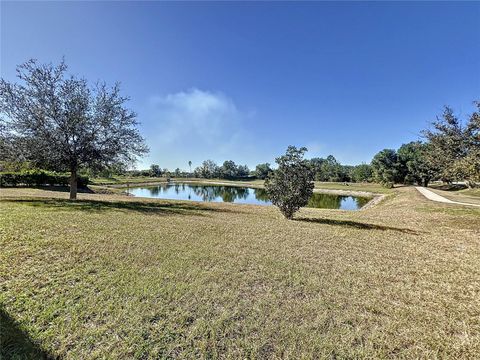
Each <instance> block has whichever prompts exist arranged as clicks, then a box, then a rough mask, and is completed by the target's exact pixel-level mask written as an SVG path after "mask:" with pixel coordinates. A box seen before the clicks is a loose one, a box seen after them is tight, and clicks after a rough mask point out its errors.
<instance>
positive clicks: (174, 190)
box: [128, 183, 370, 210]
mask: <svg viewBox="0 0 480 360" xmlns="http://www.w3.org/2000/svg"><path fill="white" fill-rule="evenodd" d="M128 193H129V194H131V195H133V196H138V197H146V198H155V199H173V200H192V201H209V202H230V203H238V204H257V205H271V204H272V203H271V201H270V200H269V199H268V196H267V193H266V191H265V189H254V188H249V187H237V186H220V185H198V184H183V183H175V184H161V185H156V186H148V187H135V188H130V189H129V191H128ZM369 200H370V199H368V198H363V197H356V196H343V195H333V194H318V193H315V194H313V196H312V197H311V198H310V201H309V202H308V205H307V207H314V208H324V209H341V210H357V209H360V208H361V207H362V206H364V205H365V204H366V203H367V202H368V201H369Z"/></svg>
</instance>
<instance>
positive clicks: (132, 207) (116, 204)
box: [2, 198, 237, 216]
mask: <svg viewBox="0 0 480 360" xmlns="http://www.w3.org/2000/svg"><path fill="white" fill-rule="evenodd" d="M2 201H4V202H13V203H21V204H26V205H30V206H36V207H43V208H49V209H58V210H67V211H68V210H71V211H88V212H102V211H108V210H122V211H133V212H139V213H143V214H152V215H153V214H155V215H194V216H204V215H205V214H204V213H205V212H207V213H208V212H229V213H237V211H234V210H230V209H225V208H216V207H206V206H202V205H200V204H184V203H170V202H153V201H101V200H75V201H71V200H67V199H38V198H37V199H5V200H2Z"/></svg>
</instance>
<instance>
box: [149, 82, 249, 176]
mask: <svg viewBox="0 0 480 360" xmlns="http://www.w3.org/2000/svg"><path fill="white" fill-rule="evenodd" d="M251 116H255V113H254V112H251V111H250V112H243V111H240V110H239V109H238V108H237V106H236V105H235V103H234V101H233V100H232V99H230V98H229V97H227V96H226V95H224V94H222V93H220V92H210V91H204V90H199V89H191V90H188V91H182V92H178V93H174V94H168V95H165V96H152V97H151V98H150V99H148V102H147V106H146V109H145V111H144V112H143V115H142V118H143V121H142V122H143V123H144V124H145V126H144V131H145V132H146V134H145V135H146V137H147V139H148V143H149V146H150V155H149V157H148V158H146V159H145V160H144V161H143V164H142V165H143V166H145V165H148V164H150V163H153V162H155V163H159V164H160V166H162V167H169V168H173V167H177V166H178V167H180V168H184V169H185V168H186V166H185V164H183V163H184V162H185V163H186V162H187V161H188V160H192V161H193V162H194V165H198V164H199V163H200V162H201V161H202V160H205V159H213V160H216V161H218V162H220V161H223V160H226V159H233V160H234V161H238V162H242V161H247V156H245V155H246V154H248V153H252V151H253V148H254V146H253V141H252V137H251V134H250V133H249V132H248V131H247V129H246V125H245V121H246V119H247V118H249V117H251ZM182 164H183V166H182Z"/></svg>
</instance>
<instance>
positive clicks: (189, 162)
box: [188, 160, 192, 172]
mask: <svg viewBox="0 0 480 360" xmlns="http://www.w3.org/2000/svg"><path fill="white" fill-rule="evenodd" d="M188 166H189V167H190V172H192V161H191V160H189V161H188Z"/></svg>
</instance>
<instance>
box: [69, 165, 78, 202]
mask: <svg viewBox="0 0 480 360" xmlns="http://www.w3.org/2000/svg"><path fill="white" fill-rule="evenodd" d="M70 200H77V169H74V170H72V171H71V172H70Z"/></svg>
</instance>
